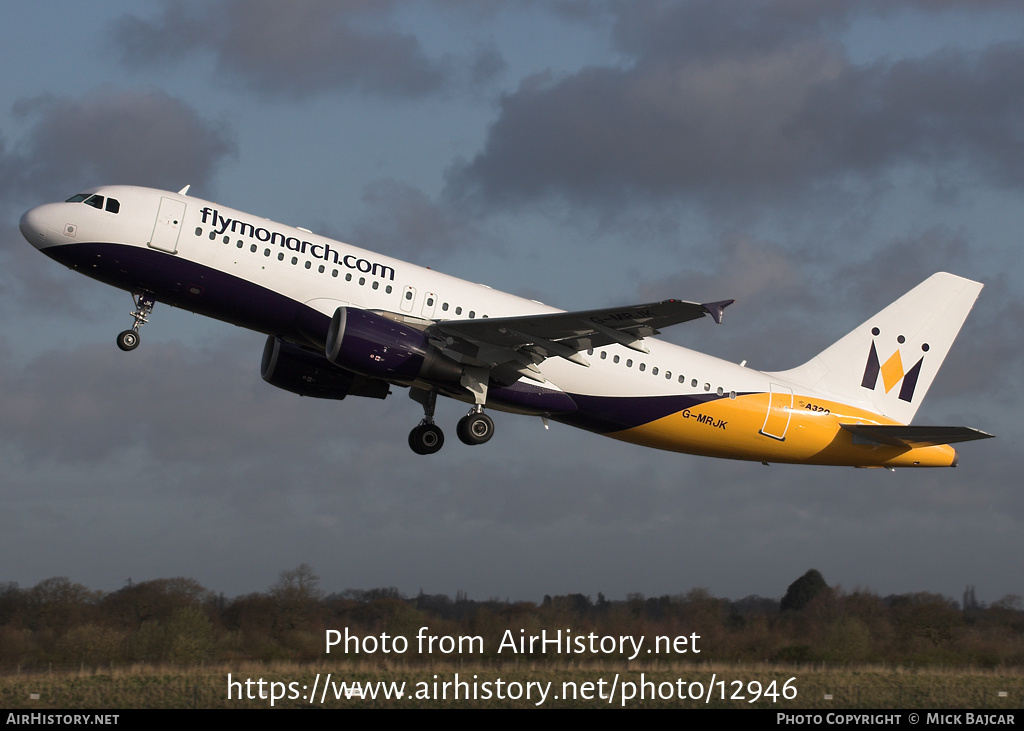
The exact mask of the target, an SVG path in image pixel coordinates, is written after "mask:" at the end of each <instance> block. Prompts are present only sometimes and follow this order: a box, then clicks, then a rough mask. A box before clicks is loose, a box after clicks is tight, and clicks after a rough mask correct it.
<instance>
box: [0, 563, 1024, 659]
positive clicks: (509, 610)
mask: <svg viewBox="0 0 1024 731" xmlns="http://www.w3.org/2000/svg"><path fill="white" fill-rule="evenodd" d="M421 627H428V628H429V630H430V633H431V634H433V635H447V636H451V637H456V636H467V635H471V636H476V637H482V638H483V646H484V648H485V651H484V655H483V656H482V657H479V656H478V657H475V658H473V659H475V660H487V659H510V658H506V657H500V658H499V657H498V656H497V655H495V654H494V652H495V651H496V649H497V647H498V646H499V644H500V642H501V638H502V636H503V634H504V633H505V631H506V630H512V631H513V632H514V633H517V634H518V632H519V630H520V629H523V630H525V631H526V632H528V633H532V634H536V633H539V632H540V631H541V630H548V632H555V631H558V630H565V629H570V630H571V631H572V633H573V634H575V635H579V634H585V633H589V632H595V633H597V634H598V635H602V636H603V635H613V636H619V635H630V636H633V637H639V636H641V635H642V636H644V637H645V638H647V642H646V643H645V644H646V646H648V647H652V646H653V643H654V638H655V637H657V636H669V637H674V636H680V635H690V634H692V633H696V634H698V635H699V636H700V638H701V640H700V649H701V653H700V655H699V656H698V655H689V656H681V657H680V658H679V659H684V660H691V661H714V662H776V663H810V662H814V663H831V664H874V663H886V664H893V665H914V666H928V665H945V666H977V667H998V666H1007V665H1020V664H1022V662H1024V600H1022V599H1021V597H1020V596H1017V595H1008V596H1006V597H1003V598H1002V599H1000V600H999V601H997V602H994V603H992V604H991V605H986V604H984V603H980V602H978V601H977V600H976V599H975V598H974V588H973V587H968V590H966V591H965V592H964V602H963V603H958V602H956V601H954V600H953V599H950V598H948V597H944V596H942V595H939V594H931V593H912V594H898V595H889V596H885V597H883V596H879V595H878V594H876V593H873V592H871V591H867V590H862V589H857V590H854V591H844V590H843V589H842V588H841V587H838V586H829V585H828V584H827V583H826V582H825V579H824V577H822V575H821V574H820V573H819V572H818V571H815V570H813V569H812V570H810V571H808V572H807V573H806V574H804V575H803V576H801V577H799V578H798V579H796V580H795V581H794V582H793V583H792V584H791V585H790V586H789V587H788V589H787V590H786V592H785V594H784V595H783V597H782V599H781V600H776V599H770V598H764V597H759V596H748V597H746V598H743V599H739V600H730V599H726V598H720V597H714V596H712V595H711V593H710V592H708V591H707V590H706V589H700V588H696V589H690V590H689V591H687V592H685V593H682V594H676V595H664V596H658V597H645V596H643V595H641V594H629V595H627V596H626V598H625V599H622V600H608V599H606V598H605V597H604V595H603V594H600V593H599V594H598V595H597V597H596V599H594V598H592V597H590V596H586V595H583V594H565V595H557V596H545V597H544V598H543V599H542V601H540V602H528V601H517V602H514V601H509V600H498V599H488V600H485V601H477V600H472V599H469V598H468V597H467V596H466V595H465V594H464V593H463V592H460V593H458V594H457V595H456V596H455V598H454V599H452V598H451V597H449V596H447V595H443V594H425V593H423V592H420V593H419V594H417V595H416V596H411V597H410V596H404V595H403V594H401V593H400V592H399V591H398V590H397V589H395V588H378V589H370V590H357V589H347V590H345V591H342V592H335V593H326V592H324V591H323V590H322V589H321V587H320V581H319V579H318V577H317V576H316V575H315V573H314V572H313V570H312V569H311V568H310V567H309V566H308V565H306V564H303V565H301V566H299V567H297V568H295V569H291V570H288V571H284V572H282V573H281V575H280V578H279V579H278V581H277V582H276V583H275V584H274V585H272V586H271V587H269V588H268V590H267V591H265V592H256V593H251V594H245V595H242V596H238V597H235V598H233V599H228V598H226V597H225V596H224V595H223V594H218V593H215V592H212V591H210V590H208V589H206V588H205V587H203V586H201V585H200V584H199V583H198V582H196V581H194V580H193V579H187V578H172V579H154V580H152V581H143V582H138V583H130V584H129V585H127V586H125V587H123V588H121V589H118V590H117V591H113V592H101V591H94V590H91V589H89V588H87V587H85V586H83V585H82V584H78V583H74V582H72V581H70V580H69V579H67V578H64V577H55V578H51V579H46V580H45V581H42V582H40V583H39V584H37V585H35V586H33V587H31V588H25V589H23V588H21V587H19V586H18V585H17V584H16V583H10V582H9V583H0V667H2V668H4V669H6V670H11V669H13V668H15V667H17V668H19V669H31V668H33V667H42V666H46V667H50V666H53V665H55V664H56V665H88V666H99V665H119V664H127V663H136V662H151V663H173V664H180V665H192V664H198V663H216V662H235V661H246V660H259V661H278V660H280V661H298V662H310V661H317V660H324V659H334V658H338V657H343V655H341V654H339V651H338V650H337V649H335V650H333V651H332V653H331V655H330V656H327V655H325V631H326V630H332V629H334V630H343V629H344V628H348V629H349V631H350V632H352V633H357V634H360V635H375V636H380V635H381V634H382V633H386V634H389V635H391V636H395V635H403V636H406V637H409V638H412V637H414V636H415V635H416V633H417V631H418V630H419V629H420V628H421ZM544 657H545V656H543V655H537V656H536V657H535V658H534V659H538V660H539V659H543V658H544ZM548 657H550V656H548ZM605 657H606V659H607V656H605ZM556 658H557V656H556ZM361 659H364V660H365V659H367V657H366V656H365V655H364V656H361ZM380 659H388V660H395V659H397V658H395V657H389V658H388V657H383V656H381V658H380ZM401 659H402V660H404V661H407V662H416V661H418V660H421V659H432V660H437V659H439V657H432V658H424V657H423V656H420V655H418V654H416V653H415V651H413V652H409V653H406V654H404V655H403V656H402V657H401ZM573 659H574V660H580V659H585V656H582V657H581V656H579V655H575V656H573Z"/></svg>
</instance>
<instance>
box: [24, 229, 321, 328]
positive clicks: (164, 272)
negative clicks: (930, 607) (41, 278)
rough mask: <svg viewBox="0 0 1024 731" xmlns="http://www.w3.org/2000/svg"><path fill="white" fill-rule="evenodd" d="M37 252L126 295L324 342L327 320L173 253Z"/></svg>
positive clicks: (77, 247) (119, 248)
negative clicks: (149, 296)
mask: <svg viewBox="0 0 1024 731" xmlns="http://www.w3.org/2000/svg"><path fill="white" fill-rule="evenodd" d="M42 251H43V253H44V254H46V255H47V256H49V257H50V258H52V259H54V260H55V261H58V262H60V263H61V264H63V265H64V266H66V267H69V268H71V269H74V270H75V271H77V272H81V273H82V274H85V275H86V276H88V277H92V278H93V279H97V280H99V281H101V282H103V283H105V284H109V285H111V286H113V287H117V288H119V289H124V290H127V291H129V292H142V291H145V292H149V293H151V294H152V295H153V296H154V298H155V299H156V300H157V301H158V302H161V303H164V304H168V305H171V306H172V307H179V308H181V309H183V310H189V311H190V312H195V313H197V314H200V315H205V316H207V317H212V318H215V319H217V320H223V321H224V322H229V323H231V324H232V325H238V326H239V327H244V328H247V329H250V330H256V331H258V332H263V333H267V334H269V335H279V336H281V337H284V338H286V339H289V340H301V339H302V336H303V334H305V333H307V332H308V334H310V335H313V336H316V335H317V334H321V331H322V336H323V339H324V340H326V336H327V327H328V326H329V325H330V320H331V318H330V317H329V316H327V315H324V314H323V313H320V312H317V311H316V310H313V309H311V308H309V307H307V306H305V305H303V304H302V303H300V302H296V301H295V300H292V299H291V298H289V297H286V296H285V295H283V294H278V293H277V292H272V291H270V290H269V289H267V288H265V287H261V286H259V285H257V284H254V283H252V282H249V281H247V280H245V279H242V278H241V277H236V276H233V275H231V274H226V273H224V272H221V271H218V270H217V269H213V268H212V267H208V266H203V265H202V264H197V263H195V262H193V261H189V260H188V259H184V258H181V257H178V256H174V255H173V254H167V253H164V252H161V251H156V250H154V249H143V248H140V247H138V246H125V245H123V244H99V243H88V244H87V243H79V244H68V245H65V246H50V247H47V248H45V249H43V250H42ZM300 327H301V331H300Z"/></svg>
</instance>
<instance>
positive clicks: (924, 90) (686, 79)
mask: <svg viewBox="0 0 1024 731" xmlns="http://www.w3.org/2000/svg"><path fill="white" fill-rule="evenodd" d="M725 5H726V6H728V4H727V3H726V4H725ZM821 6H822V4H805V3H794V4H787V3H769V4H761V5H757V6H754V7H753V8H751V6H749V5H747V4H744V5H743V7H742V12H740V11H739V10H738V9H737V8H735V7H733V8H732V9H731V10H730V8H729V7H724V8H723V7H721V5H720V4H719V3H713V4H712V3H687V4H644V5H643V6H642V9H641V10H639V11H638V12H632V9H633V5H630V6H629V8H628V9H627V8H623V7H620V8H619V15H618V22H617V24H616V26H615V29H614V31H613V39H614V42H615V43H616V44H617V47H618V49H619V50H620V51H622V52H623V53H624V54H625V55H626V56H627V58H628V62H627V63H623V64H620V65H604V66H589V67H586V68H583V69H581V70H579V71H577V72H574V73H570V74H566V75H556V74H553V73H550V72H548V73H545V74H540V75H535V76H533V77H530V78H528V79H526V80H524V81H523V82H522V84H521V85H520V86H519V88H518V89H517V90H515V91H514V92H512V93H510V94H507V95H505V96H504V97H503V98H502V99H501V102H500V109H499V114H498V117H497V119H496V120H495V121H494V123H493V124H492V125H491V128H490V129H489V131H488V135H487V139H486V141H485V143H484V146H483V149H482V150H481V151H480V152H479V153H478V154H477V155H476V156H474V157H473V158H472V159H470V160H468V161H463V162H460V163H458V164H456V165H455V166H453V168H452V169H451V170H450V171H449V187H450V191H451V192H453V193H454V194H456V195H463V196H477V197H480V198H482V199H484V200H485V201H488V202H493V203H498V204H504V205H515V204H520V203H524V202H527V201H534V200H536V199H538V198H541V197H545V196H552V195H553V196H560V197H563V198H565V199H568V200H570V201H572V202H577V203H583V204H589V205H592V206H605V205H608V204H611V205H613V206H616V205H624V204H628V203H631V202H634V201H636V200H638V199H643V200H664V199H666V198H670V197H678V196H684V197H691V198H695V199H705V200H706V199H713V200H719V199H727V200H735V199H737V198H739V199H741V200H745V201H753V202H757V201H773V202H775V201H779V200H785V199H787V198H790V197H791V196H793V195H794V194H800V193H803V192H806V191H809V190H813V189H814V188H816V187H819V186H823V185H826V186H827V185H837V184H843V183H844V182H846V181H848V180H851V179H853V180H862V181H874V180H878V179H883V178H884V176H886V175H887V174H889V173H891V172H892V171H894V170H896V169H897V168H899V167H900V166H902V165H906V164H911V165H928V166H932V167H935V168H936V169H939V170H941V169H943V168H948V167H949V166H953V165H961V166H963V167H964V168H966V169H967V170H968V171H969V172H970V173H972V174H973V175H974V176H976V177H978V178H980V179H982V180H985V181H987V182H990V183H993V184H996V185H1001V186H1009V187H1014V188H1017V187H1020V186H1021V185H1022V184H1024V173H1022V172H1021V171H1022V170H1024V122H1022V120H1024V74H1022V73H1021V71H1022V70H1024V44H1021V43H1008V44H1003V45H997V46H993V47H990V48H987V49H985V50H983V51H980V52H975V51H968V50H962V49H946V50H943V51H941V52H938V53H935V54H932V55H929V56H925V57H921V58H908V59H903V60H900V61H891V60H883V61H877V62H873V63H869V64H862V65H858V64H855V63H854V62H853V61H851V59H850V57H849V56H848V54H847V53H846V50H845V47H844V46H843V44H842V43H841V42H840V40H839V39H838V36H837V34H836V30H837V29H838V28H841V27H842V26H843V24H844V23H845V20H846V19H845V18H844V17H843V16H842V14H840V13H835V12H833V11H831V10H829V9H828V8H829V7H830V6H826V7H824V8H823V9H821V10H816V8H819V7H821Z"/></svg>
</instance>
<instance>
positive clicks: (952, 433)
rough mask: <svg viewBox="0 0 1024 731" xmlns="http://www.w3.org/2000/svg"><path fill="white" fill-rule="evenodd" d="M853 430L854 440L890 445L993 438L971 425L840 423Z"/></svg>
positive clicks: (931, 443) (927, 445)
mask: <svg viewBox="0 0 1024 731" xmlns="http://www.w3.org/2000/svg"><path fill="white" fill-rule="evenodd" d="M840 426H842V427H843V428H844V429H846V431H848V432H852V433H853V436H854V440H857V439H861V440H863V441H864V442H865V443H870V444H885V445H887V446H890V447H931V446H935V445H936V444H955V443H956V442H969V441H971V440H974V439H991V438H992V437H994V436H995V435H994V434H986V433H985V432H983V431H980V430H979V429H972V428H971V427H969V426H889V425H882V424H840Z"/></svg>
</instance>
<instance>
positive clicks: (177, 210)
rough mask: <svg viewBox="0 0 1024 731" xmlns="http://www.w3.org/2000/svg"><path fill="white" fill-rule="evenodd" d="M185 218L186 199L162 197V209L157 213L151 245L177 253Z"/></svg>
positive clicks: (170, 252)
mask: <svg viewBox="0 0 1024 731" xmlns="http://www.w3.org/2000/svg"><path fill="white" fill-rule="evenodd" d="M184 220H185V203H184V201H179V200H175V199H174V198H161V199H160V210H159V211H158V212H157V214H156V223H155V224H154V225H153V235H152V236H151V237H150V240H149V245H150V246H151V247H152V248H154V249H159V250H160V251H166V252H167V253H169V254H177V253H178V234H180V233H181V224H182V222H183V221H184Z"/></svg>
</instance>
